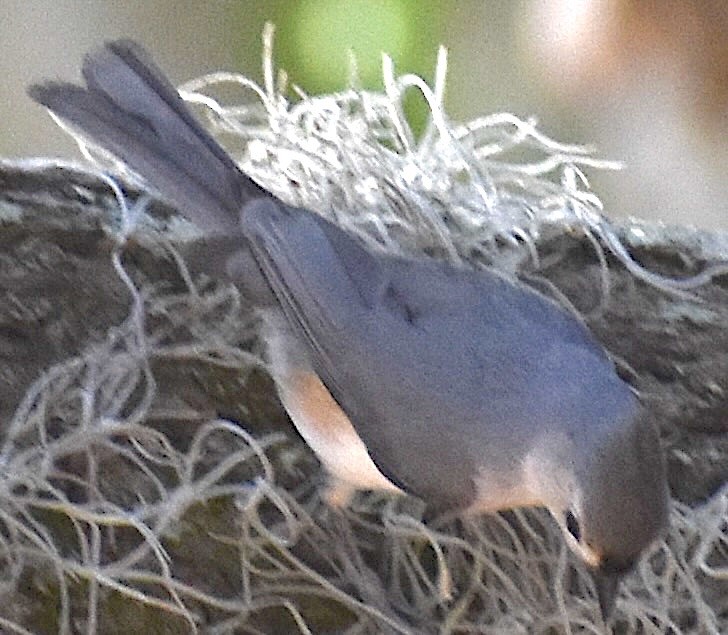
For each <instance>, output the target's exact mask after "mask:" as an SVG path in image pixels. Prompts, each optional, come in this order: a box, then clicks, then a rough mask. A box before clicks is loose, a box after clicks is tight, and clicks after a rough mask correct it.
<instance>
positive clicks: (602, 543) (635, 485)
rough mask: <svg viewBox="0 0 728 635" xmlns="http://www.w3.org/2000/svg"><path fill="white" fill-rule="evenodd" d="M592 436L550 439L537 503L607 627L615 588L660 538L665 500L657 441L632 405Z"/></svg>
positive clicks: (652, 429) (664, 524) (666, 509)
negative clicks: (581, 569)
mask: <svg viewBox="0 0 728 635" xmlns="http://www.w3.org/2000/svg"><path fill="white" fill-rule="evenodd" d="M592 432H593V434H591V435H590V434H588V433H585V437H586V438H581V439H573V438H571V439H569V438H565V439H561V440H557V439H554V440H553V441H554V443H552V444H549V447H548V449H547V450H546V453H545V455H542V458H541V461H544V462H548V463H550V468H549V469H542V468H543V465H541V466H539V469H538V472H539V473H540V477H539V478H540V487H541V489H542V494H541V496H542V499H543V501H544V503H545V505H546V507H547V508H548V509H549V511H550V512H551V514H552V516H553V517H554V518H555V519H556V522H557V523H558V525H559V527H560V528H561V530H562V532H563V534H564V537H565V540H566V543H567V544H568V545H569V547H570V548H571V549H572V551H573V552H574V553H575V554H576V555H577V556H578V557H579V558H580V559H581V560H582V561H583V562H584V563H585V564H586V565H587V567H588V568H589V570H590V571H591V573H592V575H593V577H594V582H595V586H596V590H597V596H598V599H599V606H600V608H601V612H602V617H603V618H604V619H605V621H607V620H608V619H609V617H610V615H611V612H612V609H613V607H614V603H615V600H616V596H617V592H618V588H619V582H620V580H621V579H622V577H623V576H624V575H625V574H626V573H627V572H629V571H630V570H631V569H632V568H633V567H634V566H635V564H636V563H637V561H638V560H639V558H640V556H641V554H642V553H643V552H644V551H645V550H646V549H647V548H648V547H649V546H650V545H651V544H653V543H654V542H655V541H656V540H657V539H658V538H659V537H660V536H661V535H662V534H663V533H664V531H665V530H666V527H667V524H668V513H669V495H668V488H667V478H666V474H665V465H664V459H663V454H662V451H661V448H660V440H659V437H658V435H657V432H656V430H655V427H654V426H653V425H652V424H651V422H650V421H647V420H646V419H645V418H644V416H643V413H642V411H641V408H640V407H639V406H638V405H637V404H636V402H635V408H634V409H632V408H630V409H629V412H628V413H626V415H625V418H624V419H623V420H621V421H618V422H616V423H613V424H612V425H610V426H601V427H599V426H596V427H595V431H592ZM541 461H540V462H541ZM544 474H548V475H549V476H548V477H547V478H544Z"/></svg>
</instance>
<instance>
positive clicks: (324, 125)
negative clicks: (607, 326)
mask: <svg viewBox="0 0 728 635" xmlns="http://www.w3.org/2000/svg"><path fill="white" fill-rule="evenodd" d="M271 59H272V56H271V35H270V32H268V33H267V36H266V57H265V85H264V86H263V87H262V88H261V87H258V86H256V85H255V84H253V83H252V82H251V81H250V80H248V79H246V78H244V77H240V76H238V75H232V74H222V73H218V74H215V75H211V76H208V77H206V78H203V79H201V80H198V81H196V82H190V83H188V84H186V85H185V86H183V87H182V93H183V95H184V96H185V97H186V98H187V99H188V100H189V101H190V102H191V103H195V104H199V105H200V107H201V110H202V112H203V113H206V114H207V115H209V122H210V128H211V129H212V131H213V133H214V134H216V135H217V136H218V138H219V139H220V140H221V141H222V142H224V143H226V145H227V146H228V147H231V148H234V147H238V148H239V149H240V151H239V153H238V157H237V158H238V159H239V160H240V164H241V167H242V168H243V170H244V171H245V172H247V173H248V174H250V175H251V176H252V177H253V178H254V179H255V180H256V181H258V182H259V183H260V184H261V185H262V186H263V187H265V188H267V189H269V190H271V191H272V192H274V193H275V194H276V195H277V196H280V197H281V198H282V199H283V200H285V201H286V202H288V203H291V204H295V205H300V206H303V207H307V208H310V209H314V210H316V211H317V212H319V213H321V214H323V215H325V216H327V217H329V218H332V219H333V220H335V221H336V222H338V223H339V224H341V225H342V226H345V227H346V228H347V229H349V230H350V231H351V232H353V233H355V234H357V235H358V236H360V237H361V238H362V239H363V240H365V241H370V242H375V243H378V244H380V245H384V246H385V247H386V248H387V249H390V250H392V251H397V252H402V253H422V252H425V253H427V254H429V255H433V256H435V257H440V258H448V259H451V260H456V261H457V260H461V261H467V262H470V263H473V264H476V265H478V264H483V263H495V264H496V265H498V266H503V267H506V266H507V265H504V263H505V262H507V261H508V259H507V258H505V259H504V258H503V254H504V252H505V253H507V252H510V253H513V254H516V255H517V257H518V258H526V259H537V258H538V254H537V253H536V251H535V247H534V244H535V241H536V239H537V238H538V237H539V236H540V235H541V234H542V233H543V232H547V231H552V228H553V227H560V228H561V229H562V231H563V228H564V227H567V228H569V229H570V230H580V231H584V232H590V235H592V236H593V237H594V238H595V244H596V241H600V242H601V244H603V245H605V246H606V247H607V249H608V250H611V251H612V252H613V253H615V254H616V255H617V257H620V253H619V245H618V242H617V239H616V238H615V236H614V233H613V232H611V230H610V227H609V223H608V222H607V221H606V220H605V219H604V217H603V216H602V209H601V204H600V202H599V199H598V198H597V197H596V196H595V195H594V193H592V192H591V191H590V190H589V188H588V184H587V182H586V179H585V178H584V176H583V173H582V168H583V167H592V168H594V167H614V166H613V165H612V164H609V163H607V162H603V161H599V160H597V159H595V158H594V157H593V156H592V153H591V151H590V150H589V149H588V148H584V147H581V146H573V145H565V144H560V143H557V142H555V141H553V140H551V139H549V138H547V137H546V136H545V135H543V134H542V133H541V132H539V131H538V130H537V128H536V127H535V125H534V124H533V122H529V121H522V120H520V119H518V118H516V117H514V116H513V115H509V114H501V115H493V116H489V117H484V118H480V119H478V120H475V121H473V122H471V123H469V124H466V125H454V124H451V123H450V122H449V121H448V120H447V118H446V116H445V114H444V112H443V111H442V106H441V104H442V95H443V90H444V74H445V56H444V53H441V56H440V62H439V64H438V69H437V73H436V78H435V82H434V86H433V87H429V86H427V85H426V84H425V83H424V82H423V81H422V80H421V79H420V78H418V77H415V76H411V75H405V76H401V77H397V76H396V75H395V72H394V69H393V66H392V64H391V62H390V61H389V60H387V59H386V58H385V64H384V79H385V90H384V92H382V93H375V92H367V91H361V90H354V89H351V90H347V91H344V92H342V93H338V94H334V95H328V96H320V97H306V96H303V97H302V98H301V99H300V100H299V101H297V103H295V104H291V103H289V102H288V101H287V100H286V99H285V98H284V90H285V86H284V82H283V81H282V80H281V79H280V78H278V79H276V78H275V77H274V73H273V67H272V62H271ZM219 82H223V83H230V82H232V83H235V84H238V85H240V86H241V87H242V88H244V89H245V90H246V91H250V90H252V91H253V92H254V93H256V94H257V96H258V99H257V100H256V102H255V103H254V104H253V105H246V106H239V105H235V106H222V105H220V103H218V102H217V101H215V100H213V99H212V97H210V96H209V93H211V92H214V88H215V84H217V83H219ZM412 88H414V89H417V90H419V91H421V93H422V94H423V96H424V98H425V99H426V101H427V102H428V104H429V107H430V109H431V124H430V126H429V128H428V129H427V130H426V131H425V133H424V135H423V136H422V137H421V138H419V139H417V138H415V137H414V135H413V134H412V132H411V131H410V130H409V127H408V126H407V123H406V121H405V118H404V117H403V114H402V106H401V104H402V96H403V93H404V92H405V91H406V90H409V89H412ZM91 151H92V153H93V150H91ZM508 157H515V158H512V159H510V160H509V159H508ZM524 157H525V158H524ZM118 196H119V199H120V200H119V204H120V206H121V210H122V213H121V218H122V219H123V222H122V223H121V229H120V230H119V233H120V236H121V238H124V237H126V235H128V234H129V233H130V232H131V231H133V230H134V228H135V227H137V228H138V226H139V225H138V223H137V221H138V218H139V217H140V216H142V215H143V206H144V204H145V199H141V202H138V203H137V204H134V205H129V206H128V201H126V200H124V199H123V197H121V194H120V193H118ZM117 214H118V211H117ZM119 242H120V245H121V244H122V243H123V240H120V241H119ZM524 247H525V249H524ZM622 251H623V252H624V254H626V250H622ZM121 253H122V248H121V247H119V249H117V250H115V251H114V253H113V255H112V260H113V266H114V267H115V269H116V271H117V273H118V275H119V276H120V278H121V279H122V280H123V281H124V283H125V285H126V288H127V290H128V292H129V296H130V298H131V302H130V312H129V316H128V318H127V319H126V320H125V321H123V322H122V323H120V324H118V326H116V327H115V328H113V329H112V330H111V331H110V332H109V333H108V334H107V336H106V338H105V339H103V340H102V341H101V342H100V343H97V344H94V345H92V346H89V347H87V348H86V350H84V351H83V352H82V353H81V354H80V355H78V356H76V357H73V358H70V359H67V360H66V361H64V362H63V363H61V364H58V365H55V366H53V367H51V368H49V369H48V370H47V371H46V372H44V373H43V374H42V375H41V376H40V377H38V379H37V380H36V381H35V382H34V384H33V385H32V386H30V387H29V389H28V391H27V394H26V397H25V399H24V400H23V402H22V403H21V404H20V406H19V408H18V409H17V411H16V413H15V415H14V417H13V419H12V420H11V421H9V422H6V423H5V424H4V425H3V428H2V439H1V442H0V592H2V593H3V594H4V595H5V596H6V597H11V594H12V593H14V592H17V591H18V590H19V589H21V588H23V587H24V586H26V587H27V586H28V585H30V586H31V587H35V588H36V589H38V592H39V593H41V594H45V595H44V597H48V598H51V599H52V602H51V603H52V606H53V613H54V616H53V618H52V619H51V620H50V621H51V622H52V623H53V624H54V625H55V626H57V629H56V630H57V631H58V632H61V633H75V632H84V633H96V632H105V633H106V632H117V631H114V629H115V628H122V627H123V628H130V624H131V623H130V622H129V621H128V620H129V619H131V618H129V617H128V614H129V612H133V614H134V615H135V617H134V619H136V620H140V621H137V622H134V623H133V626H134V628H136V630H137V631H139V632H144V629H148V630H146V632H174V633H177V632H180V633H183V632H204V633H272V632H276V633H279V632H280V633H283V632H285V633H359V634H361V633H412V634H414V633H503V634H506V633H507V634H511V633H543V634H547V633H601V632H604V625H603V624H602V623H601V619H600V617H599V610H598V607H597V603H596V601H595V598H594V594H593V589H592V586H591V581H590V579H589V577H588V576H587V575H586V573H585V572H584V571H583V570H582V568H581V566H580V565H579V564H578V563H576V562H575V560H574V558H573V556H572V555H571V553H570V552H569V551H568V549H567V548H566V547H565V545H564V544H563V540H562V539H561V536H560V534H559V532H558V530H557V529H556V527H555V526H554V524H553V522H552V521H551V520H550V518H549V517H548V515H547V514H546V513H545V512H543V511H542V510H528V511H524V510H519V511H515V512H510V513H507V514H496V515H488V516H484V517H482V518H479V519H467V520H466V519H457V520H450V521H442V522H440V523H438V522H437V521H435V522H433V523H428V524H424V523H423V522H422V521H421V514H420V511H421V510H420V509H419V507H418V506H417V505H416V503H415V502H414V501H412V500H410V499H404V498H389V497H386V496H382V495H375V494H360V495H358V496H357V497H356V498H355V499H354V501H353V503H352V505H351V506H349V507H348V508H347V509H345V510H343V511H335V510H333V509H331V508H329V507H328V506H327V505H326V504H325V503H324V502H322V500H321V495H320V494H321V493H320V488H318V487H317V486H316V485H317V483H319V482H321V480H322V479H320V478H319V475H318V467H317V463H316V461H315V460H314V459H313V458H312V455H311V454H310V453H309V451H308V450H307V449H306V448H304V447H303V446H302V445H301V444H299V443H297V442H296V441H295V439H294V437H293V435H291V434H283V433H277V432H272V433H269V434H258V435H252V434H250V433H248V432H247V431H246V427H245V423H244V422H243V424H242V425H238V424H237V423H234V422H230V421H226V420H223V419H219V418H216V417H209V416H207V415H206V414H205V413H200V412H197V411H189V410H183V409H181V408H180V409H177V410H175V411H174V412H160V411H159V410H158V409H156V408H155V398H156V396H157V380H156V378H155V373H154V365H155V363H158V362H159V361H160V360H167V361H169V360H173V361H174V362H175V363H178V364H181V365H184V364H194V363H196V362H204V363H207V364H211V365H217V366H219V367H225V368H235V369H238V370H239V372H240V374H241V378H242V380H244V379H245V378H246V377H248V376H249V374H250V373H251V372H253V371H255V370H261V369H264V367H265V362H264V360H263V359H262V358H261V356H260V355H259V351H258V348H257V345H256V344H252V345H250V344H249V343H250V342H251V341H253V339H254V333H255V328H256V324H255V320H254V318H253V317H252V316H251V314H250V312H249V311H248V310H247V307H245V306H243V305H241V300H240V298H239V296H238V294H237V292H236V291H235V290H234V289H225V288H219V287H216V286H214V285H205V284H199V281H198V280H196V279H194V276H192V275H191V274H190V273H189V272H188V271H187V270H186V268H185V264H184V261H183V260H182V259H181V258H177V259H176V262H177V266H178V267H179V270H180V273H181V275H182V278H183V279H184V280H186V281H187V288H186V291H185V292H184V293H179V292H176V293H171V292H170V291H169V290H167V289H165V288H156V287H153V286H152V287H145V286H142V285H140V284H139V283H138V282H136V281H134V280H132V278H131V277H130V275H129V273H128V271H127V269H126V266H125V264H124V261H123V258H122V256H121ZM625 260H626V262H625V264H627V265H628V266H632V265H634V263H631V264H630V262H631V261H629V258H628V256H625ZM634 266H635V267H637V266H636V265H634ZM635 271H637V269H635ZM638 275H640V276H641V277H643V278H644V279H645V280H647V281H652V282H654V283H655V284H657V285H658V286H667V287H670V284H669V281H666V280H665V279H663V278H660V277H658V276H654V274H650V273H649V272H647V271H642V270H639V273H638ZM242 380H241V381H242ZM243 390H244V388H243ZM182 426H183V428H181V427H182ZM180 429H182V430H183V432H180ZM27 617H28V616H27V615H23V614H22V613H19V612H18V611H17V610H14V609H13V607H8V606H5V607H4V608H3V607H0V630H3V632H10V633H29V632H33V630H29V628H30V627H29V626H28V621H27ZM727 630H728V486H723V487H722V488H720V489H718V490H717V491H716V492H715V493H714V494H713V495H712V496H711V497H710V498H709V499H708V500H706V501H705V502H704V503H703V504H701V505H700V506H696V507H692V508H689V507H687V506H685V505H682V504H680V503H677V502H675V503H674V505H673V511H672V517H671V531H670V534H669V536H668V537H667V538H666V540H665V541H663V542H662V543H660V544H658V545H657V546H656V547H655V548H654V549H653V550H652V551H651V552H650V553H648V554H646V555H645V556H644V558H643V559H642V562H641V564H640V565H639V567H638V569H637V570H636V571H635V572H634V573H633V574H631V575H630V576H628V577H627V578H626V580H625V583H624V585H623V587H622V591H621V596H620V599H619V601H618V603H617V608H616V622H615V632H624V633H627V632H629V633H654V634H658V633H659V634H663V633H675V634H677V633H695V634H698V633H721V632H726V631H727ZM49 632H52V631H49ZM127 632H128V631H127Z"/></svg>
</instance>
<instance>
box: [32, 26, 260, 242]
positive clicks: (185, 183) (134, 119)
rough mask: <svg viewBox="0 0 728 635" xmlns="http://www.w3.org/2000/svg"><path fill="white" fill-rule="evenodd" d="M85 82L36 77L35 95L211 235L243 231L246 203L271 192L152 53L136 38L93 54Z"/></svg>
mask: <svg viewBox="0 0 728 635" xmlns="http://www.w3.org/2000/svg"><path fill="white" fill-rule="evenodd" d="M82 73H83V78H84V79H85V81H86V87H81V86H75V85H73V84H68V83H65V82H46V83H42V84H35V85H33V86H31V87H30V88H29V90H28V93H29V94H30V96H31V97H32V98H33V99H34V100H35V101H37V102H39V103H40V104H42V105H43V106H45V107H46V108H48V109H49V110H51V112H53V113H54V114H55V115H57V116H58V117H60V118H61V119H63V120H65V121H66V122H68V123H69V124H70V125H71V126H72V127H73V128H75V129H77V130H79V131H80V132H81V133H82V134H83V135H84V136H86V137H88V138H89V139H90V140H92V141H93V142H94V143H96V144H98V145H100V146H101V147H103V148H105V149H107V150H108V151H110V152H111V153H112V154H113V155H114V156H116V157H118V158H119V159H121V160H122V161H123V162H124V163H125V164H127V165H128V166H129V167H130V168H131V169H132V170H133V171H134V172H137V173H138V174H140V175H142V176H143V177H144V178H145V179H146V180H147V182H148V183H149V185H150V186H152V188H154V189H156V190H157V191H158V192H159V193H160V194H161V195H162V197H164V198H165V199H167V200H168V201H169V202H170V203H172V204H173V205H174V206H175V207H177V208H178V209H179V210H180V211H181V212H182V213H183V214H184V215H185V216H187V218H189V219H190V220H191V221H192V222H194V223H195V224H196V225H198V226H199V227H200V229H202V230H203V231H205V232H206V233H208V234H224V235H229V234H236V233H237V232H238V219H239V213H240V209H241V208H242V206H243V205H244V204H245V203H247V202H248V201H250V200H252V199H255V198H259V197H264V196H272V195H271V194H269V193H268V192H267V191H266V190H264V189H263V188H261V187H260V186H259V185H257V184H256V183H255V182H254V181H252V180H251V179H250V178H249V177H247V176H246V175H245V174H243V173H242V172H241V171H240V170H239V169H238V167H237V166H236V165H235V163H234V162H233V161H232V159H231V158H230V156H229V155H228V154H227V153H226V152H225V151H224V150H223V149H222V148H221V147H220V145H218V143H217V142H216V141H215V140H214V139H213V138H212V137H211V136H210V135H209V134H208V133H207V131H205V130H204V128H203V127H202V126H201V125H200V123H199V122H198V121H197V120H196V119H195V118H194V117H193V115H192V113H191V112H190V110H189V109H188V108H187V106H186V105H185V103H184V101H183V100H182V98H181V97H180V95H179V93H178V92H177V90H176V89H175V88H174V86H173V85H172V84H171V83H170V81H169V80H168V79H167V77H166V76H165V75H164V74H163V73H162V71H161V70H160V69H159V68H158V67H157V66H156V64H155V63H154V62H153V61H152V60H151V59H150V57H149V56H148V55H147V53H146V52H145V51H144V50H143V49H142V48H141V47H140V46H138V45H137V44H135V43H134V42H131V41H129V40H118V41H115V42H110V43H107V44H106V45H105V46H104V47H102V48H100V49H98V50H97V51H94V52H93V53H91V54H89V55H87V56H86V58H85V59H84V64H83V69H82Z"/></svg>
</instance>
